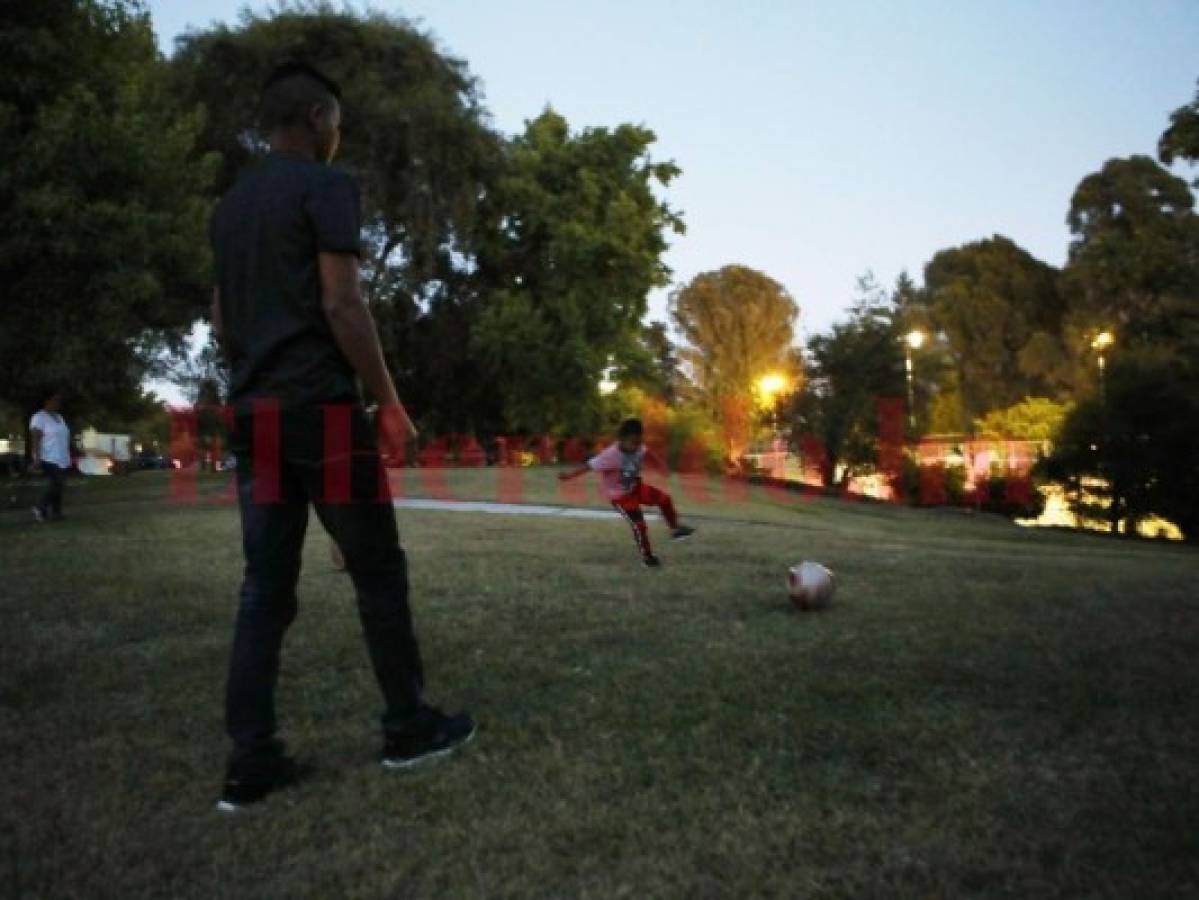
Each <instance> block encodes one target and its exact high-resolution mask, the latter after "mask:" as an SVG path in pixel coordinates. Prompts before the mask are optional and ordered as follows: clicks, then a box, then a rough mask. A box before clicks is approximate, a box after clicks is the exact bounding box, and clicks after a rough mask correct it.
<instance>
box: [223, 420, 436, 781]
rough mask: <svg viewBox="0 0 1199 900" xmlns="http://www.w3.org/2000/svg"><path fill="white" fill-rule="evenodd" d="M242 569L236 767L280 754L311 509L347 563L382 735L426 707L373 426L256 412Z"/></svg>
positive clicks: (243, 481)
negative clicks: (380, 709) (281, 705)
mask: <svg viewBox="0 0 1199 900" xmlns="http://www.w3.org/2000/svg"><path fill="white" fill-rule="evenodd" d="M233 426H234V427H233V433H232V434H231V436H230V445H231V447H232V448H233V450H234V452H235V454H236V457H237V493H238V503H239V506H240V508H241V523H242V542H243V546H244V550H245V558H246V568H245V578H244V580H243V582H242V587H241V596H240V605H239V607H238V611H237V626H236V632H235V636H234V639H233V653H232V658H231V660H230V663H229V681H228V687H227V692H226V706H225V724H226V729H227V731H228V733H229V736H230V737H231V738H232V739H233V757H232V764H233V765H235V766H236V765H239V764H245V765H247V766H253V765H254V763H255V762H259V761H263V762H265V761H267V760H269V759H270V758H272V757H274V756H276V755H277V754H278V753H279V752H280V751H281V748H282V745H281V744H280V743H279V742H278V741H276V740H275V683H276V681H277V679H278V674H279V653H280V647H281V645H282V643H283V635H284V633H285V632H286V631H287V627H288V626H289V625H290V624H291V623H292V620H293V619H295V616H296V607H297V604H296V581H297V579H298V578H299V575H300V562H301V554H302V548H303V544H304V532H305V530H306V528H307V525H308V507H309V505H310V504H311V505H312V506H313V507H314V508H315V509H316V514H317V517H318V518H319V519H320V521H321V524H322V525H324V527H325V530H326V531H328V532H329V535H330V536H331V537H332V538H333V540H334V541H335V542H336V543H337V545H338V547H339V548H340V549H341V552H342V554H343V555H344V556H345V561H346V570H347V571H348V573H349V576H350V578H351V580H352V581H353V584H354V590H355V592H356V593H357V598H358V614H359V617H360V619H361V621H362V628H363V631H364V632H365V635H366V643H367V648H368V649H369V651H370V658H371V663H372V664H373V667H374V671H375V677H376V678H377V679H378V682H379V686H380V688H381V689H382V692H383V697H384V700H385V701H386V711H385V712H384V715H383V728H384V730H385V731H391V730H399V729H400V728H401V727H402V726H403V724H404V722H405V721H406V720H407V719H408V718H410V717H411V716H412V714H413V713H414V712H416V710H417V709H418V708H419V706H420V704H421V690H422V688H423V686H424V676H423V671H422V666H421V658H420V650H419V648H418V646H417V641H416V636H415V634H414V633H413V628H412V616H411V613H410V611H409V608H408V570H407V562H406V559H405V556H404V551H403V549H401V547H400V539H399V532H398V531H397V529H396V521H395V510H394V509H393V507H392V504H391V498H390V492H389V491H388V490H387V487H386V478H385V475H384V471H383V467H382V465H381V463H380V458H379V453H378V450H377V446H376V442H375V437H374V434H373V432H372V429H371V426H370V423H369V421H368V419H367V418H366V416H365V415H364V414H363V412H362V410H361V409H360V408H358V407H353V408H351V407H349V406H348V405H347V406H342V407H330V408H329V411H326V410H324V409H322V408H303V409H295V410H284V411H282V412H281V413H279V412H277V411H273V412H272V411H271V410H270V409H265V408H259V409H256V410H255V412H254V414H253V415H239V416H237V417H236V418H235V420H234V423H233Z"/></svg>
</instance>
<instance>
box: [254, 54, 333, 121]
mask: <svg viewBox="0 0 1199 900" xmlns="http://www.w3.org/2000/svg"><path fill="white" fill-rule="evenodd" d="M340 101H341V88H340V87H339V86H338V84H337V82H336V81H334V80H333V79H332V78H329V77H328V76H327V75H324V74H323V73H321V72H318V71H317V70H316V69H314V68H313V67H312V66H310V65H308V64H307V63H302V62H286V63H283V65H281V66H278V67H277V68H276V69H275V70H274V71H273V72H271V74H270V76H269V77H268V78H267V80H266V81H265V82H263V85H262V100H261V101H260V103H259V106H258V124H259V126H261V128H262V130H263V131H266V132H268V133H269V132H271V131H274V130H275V129H277V128H287V127H291V126H295V125H303V124H305V123H306V122H307V121H308V115H309V113H310V112H311V111H312V107H314V106H331V105H332V104H334V103H338V102H340Z"/></svg>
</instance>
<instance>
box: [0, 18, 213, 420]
mask: <svg viewBox="0 0 1199 900" xmlns="http://www.w3.org/2000/svg"><path fill="white" fill-rule="evenodd" d="M5 16H6V21H5V28H4V30H3V32H2V33H0V34H2V37H0V42H2V46H0V53H3V55H4V59H5V78H4V79H3V82H2V83H0V153H2V154H3V156H4V159H5V164H4V166H3V167H2V168H0V206H2V207H3V209H4V210H5V215H4V217H3V219H0V279H3V281H4V284H5V290H6V292H7V293H8V295H9V297H10V298H11V299H10V300H9V302H8V304H7V306H6V308H5V323H4V328H3V329H0V396H3V397H5V398H8V399H9V400H10V401H11V402H13V403H14V404H16V405H18V406H20V407H22V408H23V409H24V410H26V411H28V410H30V409H31V408H32V407H33V406H35V405H36V404H37V402H38V401H39V400H40V399H41V398H40V396H39V395H40V394H41V393H42V392H43V391H44V390H45V389H46V388H48V387H56V388H59V389H61V390H62V391H63V392H64V394H65V396H66V398H67V401H68V403H69V404H70V409H71V412H72V414H73V415H74V416H76V417H77V416H80V415H88V416H93V415H94V416H100V415H111V416H121V415H126V414H128V413H129V412H130V408H131V407H136V406H138V404H139V397H140V387H139V386H140V382H141V380H142V377H143V375H144V374H145V373H146V372H147V371H148V369H149V368H150V366H151V364H152V361H153V359H155V358H156V357H157V356H158V355H160V354H161V353H162V351H163V350H164V349H167V350H170V349H178V348H179V347H180V346H181V345H182V341H183V337H184V334H185V333H186V330H187V328H188V327H189V326H190V324H191V322H192V321H193V320H194V319H195V318H196V316H197V315H198V314H199V311H200V310H201V309H202V308H203V307H204V305H205V304H206V302H207V300H208V297H209V287H208V286H209V280H208V277H207V275H208V253H207V241H206V239H205V224H206V219H207V215H208V200H207V196H208V194H207V191H208V188H209V185H210V183H211V178H212V174H213V171H214V164H215V160H212V159H210V158H206V157H199V156H197V155H196V152H195V141H196V135H197V133H198V132H199V129H200V127H201V124H202V117H201V116H200V115H198V114H194V113H193V114H183V115H181V114H180V113H179V112H178V110H177V109H176V108H175V107H174V105H173V104H172V103H171V102H170V98H169V97H168V96H167V95H166V93H165V92H164V90H163V89H162V87H161V85H162V82H163V77H162V75H163V69H162V67H163V63H162V61H161V60H160V58H159V56H158V53H157V50H156V48H155V44H154V36H153V33H152V31H151V29H150V23H149V18H148V16H147V14H146V13H145V11H144V9H143V7H142V6H141V5H140V3H137V2H134V0H46V2H39V3H29V4H12V5H10V8H9V9H8V10H7V11H6V13H5Z"/></svg>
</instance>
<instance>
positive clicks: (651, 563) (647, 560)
mask: <svg viewBox="0 0 1199 900" xmlns="http://www.w3.org/2000/svg"><path fill="white" fill-rule="evenodd" d="M641 562H642V563H643V564H644V565H645V566H646V568H649V569H656V568H658V566H660V565H662V560H660V559H658V557H656V556H654V555H653V554H652V553H647V554H645V556H643V557H641Z"/></svg>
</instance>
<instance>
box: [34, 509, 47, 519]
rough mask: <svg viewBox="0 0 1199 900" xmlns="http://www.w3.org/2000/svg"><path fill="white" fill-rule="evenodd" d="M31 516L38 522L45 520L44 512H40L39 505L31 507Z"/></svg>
mask: <svg viewBox="0 0 1199 900" xmlns="http://www.w3.org/2000/svg"><path fill="white" fill-rule="evenodd" d="M33 517H34V518H35V519H36V520H37V521H39V522H45V521H46V514H45V513H44V512H42V508H41V507H40V506H35V507H33Z"/></svg>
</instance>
